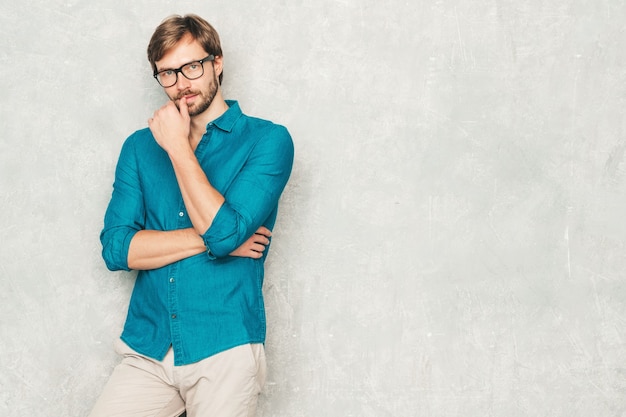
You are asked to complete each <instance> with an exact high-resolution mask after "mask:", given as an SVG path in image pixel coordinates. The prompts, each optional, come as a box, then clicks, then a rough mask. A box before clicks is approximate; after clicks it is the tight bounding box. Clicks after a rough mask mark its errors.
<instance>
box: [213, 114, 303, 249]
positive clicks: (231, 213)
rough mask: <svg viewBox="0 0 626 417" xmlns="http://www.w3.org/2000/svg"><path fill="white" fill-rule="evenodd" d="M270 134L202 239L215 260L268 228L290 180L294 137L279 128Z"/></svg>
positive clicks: (254, 151) (253, 153)
mask: <svg viewBox="0 0 626 417" xmlns="http://www.w3.org/2000/svg"><path fill="white" fill-rule="evenodd" d="M268 130H269V131H268V132H266V133H265V134H264V135H262V136H261V139H259V141H258V142H257V143H256V144H255V146H254V148H253V149H252V151H251V152H250V155H249V158H248V160H247V161H246V164H245V165H244V167H243V168H242V170H241V171H240V172H239V174H238V175H237V177H236V178H235V180H234V181H233V183H232V184H231V185H230V187H229V188H228V190H227V191H226V193H225V194H224V198H225V202H224V203H223V205H222V207H221V208H220V209H219V211H218V212H217V215H216V216H215V218H214V219H213V222H212V224H211V226H210V227H209V229H208V230H207V231H206V232H205V233H204V234H203V235H202V238H203V239H204V243H205V245H206V246H207V248H208V250H209V254H210V255H212V256H214V257H216V258H220V257H225V256H227V255H228V254H229V253H231V252H232V251H233V250H235V249H236V248H238V247H239V246H240V245H241V244H243V242H245V241H246V239H248V238H249V237H250V236H251V235H252V234H253V233H254V232H255V231H256V230H257V229H258V228H259V227H260V226H262V225H265V224H264V222H265V221H266V220H267V219H268V218H269V217H270V216H271V215H272V213H274V212H275V211H276V209H277V207H278V200H279V198H280V195H281V193H282V192H283V190H284V188H285V186H286V184H287V181H288V180H289V176H290V174H291V169H292V165H293V158H294V147H293V141H292V139H291V136H290V135H289V132H288V131H287V129H286V128H284V127H283V126H280V125H272V128H271V129H268ZM270 226H273V225H270Z"/></svg>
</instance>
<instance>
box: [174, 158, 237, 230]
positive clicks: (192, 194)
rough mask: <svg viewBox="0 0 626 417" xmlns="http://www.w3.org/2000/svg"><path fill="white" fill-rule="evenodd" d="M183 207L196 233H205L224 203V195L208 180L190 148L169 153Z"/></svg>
mask: <svg viewBox="0 0 626 417" xmlns="http://www.w3.org/2000/svg"><path fill="white" fill-rule="evenodd" d="M170 159H171V161H172V165H173V167H174V172H175V173H176V179H177V181H178V185H179V187H180V191H181V194H182V196H183V201H184V202H185V208H186V209H187V213H188V214H189V218H190V219H191V223H192V224H193V226H194V229H195V230H196V232H197V234H200V235H201V234H203V233H205V232H206V231H207V230H208V229H209V227H210V226H211V224H212V223H213V219H214V218H215V215H216V214H217V212H218V211H219V209H220V207H221V206H222V204H224V201H225V200H224V196H222V195H221V194H220V193H219V191H217V190H216V189H215V188H214V187H213V186H212V185H211V183H210V182H209V180H208V178H207V177H206V174H205V173H204V171H203V170H202V168H201V167H200V164H199V163H198V160H197V159H196V157H195V155H194V153H193V151H191V149H185V151H182V152H178V153H176V154H170Z"/></svg>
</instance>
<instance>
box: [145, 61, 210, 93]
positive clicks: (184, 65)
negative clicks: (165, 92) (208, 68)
mask: <svg viewBox="0 0 626 417" xmlns="http://www.w3.org/2000/svg"><path fill="white" fill-rule="evenodd" d="M207 61H208V62H213V61H215V55H213V54H210V55H209V56H207V57H205V58H202V59H197V60H195V61H191V62H187V63H186V64H183V65H181V66H180V67H178V68H176V69H164V70H161V71H155V72H154V74H152V76H153V77H154V79H155V80H156V81H157V82H158V83H159V85H160V86H161V87H163V88H170V87H172V86H174V85H176V83H177V82H178V74H179V73H180V74H183V77H185V78H186V79H188V80H197V79H198V78H200V77H202V76H203V75H204V63H205V62H207ZM196 62H198V63H199V64H200V66H201V67H202V74H200V75H199V76H197V77H195V78H189V77H187V76H186V75H185V73H184V72H183V68H184V67H186V66H187V65H190V64H195V63H196ZM168 71H174V74H176V80H175V81H174V83H172V84H171V85H168V86H167V87H166V86H164V85H163V84H161V81H159V74H161V73H162V72H168Z"/></svg>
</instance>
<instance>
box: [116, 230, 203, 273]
mask: <svg viewBox="0 0 626 417" xmlns="http://www.w3.org/2000/svg"><path fill="white" fill-rule="evenodd" d="M205 251H206V246H205V245H204V242H203V240H202V238H201V237H200V236H199V235H198V233H196V231H195V230H194V229H192V228H189V229H179V230H171V231H159V230H141V231H139V232H137V233H136V234H135V236H134V237H133V239H132V240H131V242H130V248H129V250H128V267H129V268H130V269H136V270H147V269H156V268H160V267H163V266H166V265H169V264H171V263H174V262H177V261H180V260H181V259H185V258H188V257H190V256H194V255H197V254H199V253H202V252H205Z"/></svg>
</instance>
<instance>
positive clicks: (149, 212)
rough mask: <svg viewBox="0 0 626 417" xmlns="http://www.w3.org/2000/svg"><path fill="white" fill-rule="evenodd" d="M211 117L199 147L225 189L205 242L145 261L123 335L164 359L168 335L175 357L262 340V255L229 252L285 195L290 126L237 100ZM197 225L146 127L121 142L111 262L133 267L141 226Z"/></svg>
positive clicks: (108, 248)
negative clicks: (202, 248)
mask: <svg viewBox="0 0 626 417" xmlns="http://www.w3.org/2000/svg"><path fill="white" fill-rule="evenodd" d="M227 103H228V105H229V109H228V110H227V111H226V112H225V113H224V114H223V115H222V116H221V117H219V118H218V119H216V120H214V121H213V122H211V123H209V125H208V126H207V131H206V133H205V135H204V136H203V137H202V140H201V141H200V143H199V145H198V147H197V149H196V151H195V154H196V157H197V159H198V161H199V163H200V165H201V166H202V169H203V170H204V172H205V173H206V175H207V178H208V179H209V181H210V182H211V184H212V185H213V186H214V187H215V188H216V189H217V190H218V191H219V192H220V193H222V195H223V196H224V197H225V200H226V201H225V203H224V204H223V205H222V207H221V208H220V210H219V211H218V213H217V215H216V217H215V219H214V220H213V223H212V224H211V227H209V229H208V230H207V231H206V233H204V235H202V238H203V239H204V242H205V245H206V247H207V251H206V252H205V253H202V254H199V255H196V256H192V257H189V258H186V259H183V260H181V261H178V262H175V263H173V264H170V265H168V266H165V267H162V268H158V269H154V270H148V271H139V273H138V275H137V279H136V281H135V287H134V289H133V293H132V296H131V300H130V305H129V308H128V315H127V318H126V324H125V326H124V331H123V333H122V336H121V337H122V340H124V342H125V343H127V344H128V345H129V346H130V347H131V348H133V349H134V350H136V351H137V352H139V353H141V354H143V355H146V356H149V357H151V358H154V359H157V360H162V359H163V357H164V356H165V354H166V353H167V350H168V349H169V347H170V345H171V346H172V347H173V349H174V358H175V364H176V365H185V364H189V363H194V362H197V361H199V360H202V359H204V358H207V357H209V356H211V355H214V354H216V353H219V352H221V351H223V350H226V349H229V348H232V347H235V346H238V345H242V344H246V343H263V342H264V341H265V307H264V303H263V294H262V285H263V263H264V261H265V257H266V256H267V252H268V249H269V248H268V249H266V250H265V253H264V255H263V257H262V258H261V259H251V258H241V257H233V256H229V255H228V254H229V253H230V252H232V251H233V250H234V249H236V248H237V247H239V246H240V245H241V244H242V243H243V242H245V241H246V240H247V239H248V238H249V237H250V236H251V235H252V234H253V233H254V232H255V231H256V230H257V229H258V228H259V227H260V226H261V225H263V226H265V227H267V228H269V229H270V230H271V229H272V228H273V227H274V223H275V221H276V213H277V208H278V200H279V197H280V195H281V193H282V191H283V189H284V187H285V185H286V183H287V180H288V178H289V175H290V173H291V167H292V164H293V152H294V150H293V142H292V140H291V137H290V135H289V133H288V132H287V129H285V128H284V127H282V126H279V125H276V124H273V123H271V122H269V121H266V120H261V119H257V118H253V117H249V116H246V115H244V114H243V113H242V112H241V110H240V108H239V105H238V103H237V102H236V101H227ZM188 227H192V224H191V221H190V219H189V216H188V214H187V211H186V209H185V205H184V203H183V198H182V195H181V192H180V189H179V187H178V183H177V181H176V177H175V174H174V169H173V167H172V165H171V162H170V159H169V157H168V155H167V153H166V152H165V151H164V150H163V149H162V148H161V147H160V146H159V145H158V144H157V143H156V141H155V140H154V137H153V136H152V133H151V132H150V130H149V129H143V130H139V131H137V132H135V133H134V134H132V135H131V136H130V137H129V138H128V139H127V140H126V142H125V143H124V145H123V147H122V151H121V154H120V157H119V161H118V164H117V168H116V172H115V182H114V184H113V193H112V197H111V201H110V203H109V206H108V208H107V211H106V214H105V217H104V228H103V230H102V233H101V235H100V240H101V242H102V247H103V249H102V256H103V258H104V260H105V263H106V265H107V267H108V268H109V269H110V270H129V268H128V248H129V246H130V241H131V239H132V238H133V236H134V235H135V233H137V232H138V231H139V230H143V229H148V230H175V229H183V228H188Z"/></svg>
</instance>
